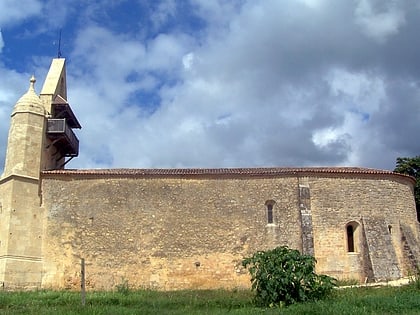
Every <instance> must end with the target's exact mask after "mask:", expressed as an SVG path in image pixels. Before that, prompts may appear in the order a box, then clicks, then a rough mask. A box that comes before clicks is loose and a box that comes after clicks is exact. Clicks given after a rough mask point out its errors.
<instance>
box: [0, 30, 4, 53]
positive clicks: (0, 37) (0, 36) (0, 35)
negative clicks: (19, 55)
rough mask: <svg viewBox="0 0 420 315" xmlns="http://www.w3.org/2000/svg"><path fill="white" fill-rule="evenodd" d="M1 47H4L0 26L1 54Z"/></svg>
mask: <svg viewBox="0 0 420 315" xmlns="http://www.w3.org/2000/svg"><path fill="white" fill-rule="evenodd" d="M3 47H4V41H3V34H2V33H1V28H0V54H1V51H2V50H3Z"/></svg>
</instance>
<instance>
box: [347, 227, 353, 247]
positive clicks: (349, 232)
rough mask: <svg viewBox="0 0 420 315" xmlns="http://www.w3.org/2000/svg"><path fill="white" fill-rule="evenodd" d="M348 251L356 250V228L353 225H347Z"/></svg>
mask: <svg viewBox="0 0 420 315" xmlns="http://www.w3.org/2000/svg"><path fill="white" fill-rule="evenodd" d="M347 251H348V252H350V253H353V252H354V228H353V226H352V225H348V226H347Z"/></svg>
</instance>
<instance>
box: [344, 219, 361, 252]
mask: <svg viewBox="0 0 420 315" xmlns="http://www.w3.org/2000/svg"><path fill="white" fill-rule="evenodd" d="M358 226H359V224H358V223H357V222H350V223H348V224H347V225H346V235H347V252H349V253H354V252H357V249H358V248H357V244H358V239H359V238H358V233H357V232H358V231H357V230H358Z"/></svg>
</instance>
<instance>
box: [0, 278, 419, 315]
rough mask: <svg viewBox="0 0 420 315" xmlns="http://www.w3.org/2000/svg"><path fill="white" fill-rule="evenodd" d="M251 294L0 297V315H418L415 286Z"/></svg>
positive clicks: (7, 294) (19, 294)
mask: <svg viewBox="0 0 420 315" xmlns="http://www.w3.org/2000/svg"><path fill="white" fill-rule="evenodd" d="M252 297H253V295H252V293H251V292H250V291H241V290H238V291H223V290H213V291H210V290H209V291H173V292H156V291H148V290H141V291H128V292H122V293H121V292H87V294H86V305H85V306H81V297H80V293H77V292H67V291H33V292H0V314H37V315H39V314H42V315H44V314H54V315H57V314H118V315H119V314H155V315H160V314H183V315H184V314H216V315H217V314H323V315H326V314H420V290H419V289H418V287H416V286H415V285H408V286H404V287H382V288H365V287H362V288H349V289H341V290H335V291H334V293H333V294H332V296H331V297H329V298H328V299H326V300H323V301H318V302H312V303H302V304H296V305H292V306H289V307H285V308H281V309H279V308H271V309H265V308H257V307H255V306H253V304H252Z"/></svg>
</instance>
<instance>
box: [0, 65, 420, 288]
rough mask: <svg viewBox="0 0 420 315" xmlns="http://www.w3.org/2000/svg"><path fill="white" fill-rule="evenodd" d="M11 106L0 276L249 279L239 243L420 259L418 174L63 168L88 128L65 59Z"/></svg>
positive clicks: (380, 267)
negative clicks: (79, 131) (71, 93)
mask: <svg viewBox="0 0 420 315" xmlns="http://www.w3.org/2000/svg"><path fill="white" fill-rule="evenodd" d="M34 83H35V79H34V78H32V79H31V81H30V87H29V90H28V92H27V93H26V94H24V95H23V96H22V97H21V98H20V99H19V100H18V101H17V103H16V105H15V106H14V108H13V110H12V114H11V121H10V131H9V136H8V144H7V153H6V159H5V167H4V172H3V174H2V176H1V178H0V285H1V286H2V287H3V288H6V289H17V288H56V289H59V288H66V289H72V288H74V289H77V288H79V287H80V273H81V259H84V261H85V268H86V273H85V274H86V285H87V288H91V289H95V290H100V289H106V290H111V289H114V288H115V286H116V285H118V284H121V283H122V282H123V281H127V282H128V284H129V285H130V286H131V287H146V288H155V289H162V290H172V289H184V288H194V289H201V288H202V289H205V288H240V287H249V286H250V281H249V280H250V279H249V275H248V272H247V270H244V269H243V267H242V266H241V261H242V259H243V258H244V257H248V256H250V255H252V254H253V253H254V252H255V251H258V250H265V249H270V248H274V247H276V246H280V245H287V246H289V247H290V248H294V249H298V250H299V251H301V252H303V253H306V254H310V255H313V256H315V258H316V260H317V265H316V269H317V272H319V273H324V274H328V275H331V276H334V277H338V278H348V279H357V280H359V281H360V282H364V281H379V280H385V279H397V278H400V277H403V276H406V275H408V274H409V273H410V270H411V269H412V268H413V267H414V266H416V265H418V263H419V260H420V249H419V239H420V238H419V234H420V231H419V224H418V221H417V217H416V209H415V202H414V194H413V189H414V179H413V178H411V177H409V176H405V175H401V174H396V173H393V172H390V171H386V170H376V169H367V168H354V167H315V168H232V169H230V168H229V169H227V168H226V169H223V168H222V169H101V170H97V169H95V170H93V169H92V170H89V169H84V170H76V169H65V166H66V163H67V162H68V161H69V160H70V159H72V158H74V157H76V156H77V155H78V151H79V141H78V139H77V137H76V135H75V133H74V132H73V129H75V128H81V126H80V123H79V121H78V120H77V118H76V116H75V114H74V113H73V111H72V109H71V106H70V105H69V102H68V98H67V88H66V68H65V60H64V59H61V58H59V59H54V60H53V61H52V64H51V67H50V70H49V72H48V74H47V77H46V80H45V82H44V84H43V87H42V89H41V92H40V94H39V95H38V94H36V92H35V89H34Z"/></svg>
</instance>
